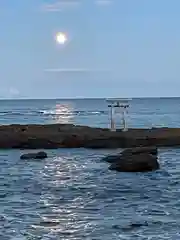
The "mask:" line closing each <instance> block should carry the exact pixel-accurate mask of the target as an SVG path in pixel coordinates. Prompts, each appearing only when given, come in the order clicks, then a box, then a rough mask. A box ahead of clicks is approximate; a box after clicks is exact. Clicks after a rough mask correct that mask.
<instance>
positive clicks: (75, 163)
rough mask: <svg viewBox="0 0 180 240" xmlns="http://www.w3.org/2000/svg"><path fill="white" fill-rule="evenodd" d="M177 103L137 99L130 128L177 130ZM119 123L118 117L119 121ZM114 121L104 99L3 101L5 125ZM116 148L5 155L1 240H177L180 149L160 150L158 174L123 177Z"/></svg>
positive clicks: (0, 169)
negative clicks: (112, 165)
mask: <svg viewBox="0 0 180 240" xmlns="http://www.w3.org/2000/svg"><path fill="white" fill-rule="evenodd" d="M179 119H180V99H179V98H174V99H173V98H172V99H171V98H169V99H168V98H167V99H166V98H164V99H133V100H132V102H131V103H130V109H129V113H128V119H127V120H128V125H129V126H130V127H156V126H158V127H162V126H163V127H167V126H169V127H179V126H180V121H179ZM118 121H119V123H120V120H119V118H117V123H118ZM12 123H16V124H17V123H21V124H27V123H33V124H34V123H42V124H45V123H75V124H80V125H89V126H97V127H107V126H108V124H109V109H108V107H107V104H106V102H105V100H104V99H99V100H98V99H86V100H78V99H77V100H14V101H10V100H4V101H0V124H12ZM118 151H119V149H118V150H106V149H105V150H91V149H59V150H48V151H47V153H48V156H49V157H48V158H47V159H46V160H43V161H30V160H28V161H25V160H23V161H22V160H20V158H19V156H20V154H21V153H24V152H27V150H26V151H22V150H21V151H20V150H0V239H1V240H9V239H13V240H17V239H18V240H21V239H22V240H24V239H35V240H36V239H44V240H49V239H62V240H65V239H67V240H71V239H73V240H81V239H87V240H88V239H89V240H101V239H103V240H115V239H132V240H133V239H137V240H142V239H152V240H154V239H158V240H161V239H172V240H173V239H177V240H179V239H180V200H179V199H180V149H178V148H175V149H160V150H159V162H160V165H161V169H160V170H159V171H156V172H152V173H151V172H150V173H118V172H114V171H110V170H108V164H107V163H106V162H103V161H102V160H101V159H102V157H104V156H105V155H107V154H110V153H113V154H114V153H115V152H118Z"/></svg>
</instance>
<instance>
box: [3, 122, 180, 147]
mask: <svg viewBox="0 0 180 240" xmlns="http://www.w3.org/2000/svg"><path fill="white" fill-rule="evenodd" d="M137 146H157V147H175V146H180V128H152V129H148V128H146V129H138V128H137V129H129V130H128V131H127V132H123V131H121V130H117V131H116V132H111V131H110V130H109V129H108V128H95V127H88V126H80V125H73V124H46V125H43V124H28V125H21V124H11V125H1V126H0V149H14V148H16V149H57V148H96V149H98V148H99V149H103V148H104V149H108V148H109V149H116V148H128V147H137Z"/></svg>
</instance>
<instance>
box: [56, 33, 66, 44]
mask: <svg viewBox="0 0 180 240" xmlns="http://www.w3.org/2000/svg"><path fill="white" fill-rule="evenodd" d="M66 41H67V36H66V34H65V33H62V32H58V33H57V34H56V42H57V43H59V44H62V45H63V44H65V43H66Z"/></svg>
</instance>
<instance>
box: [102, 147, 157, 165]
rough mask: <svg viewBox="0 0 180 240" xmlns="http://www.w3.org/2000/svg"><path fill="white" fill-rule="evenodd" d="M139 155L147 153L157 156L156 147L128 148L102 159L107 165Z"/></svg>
mask: <svg viewBox="0 0 180 240" xmlns="http://www.w3.org/2000/svg"><path fill="white" fill-rule="evenodd" d="M141 153H147V154H151V155H154V156H157V154H158V150H157V147H136V148H128V149H125V150H124V151H122V152H121V153H119V154H116V155H109V156H106V157H104V158H103V160H104V161H106V162H109V163H117V162H119V161H121V160H122V159H124V158H127V156H130V155H137V154H141Z"/></svg>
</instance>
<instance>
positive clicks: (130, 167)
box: [109, 153, 159, 172]
mask: <svg viewBox="0 0 180 240" xmlns="http://www.w3.org/2000/svg"><path fill="white" fill-rule="evenodd" d="M109 169H110V170H116V171H119V172H148V171H153V170H157V169H159V163H158V161H157V157H156V156H153V155H151V154H147V153H141V154H135V155H129V156H127V157H123V158H121V161H118V162H114V163H112V164H111V166H110V167H109Z"/></svg>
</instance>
